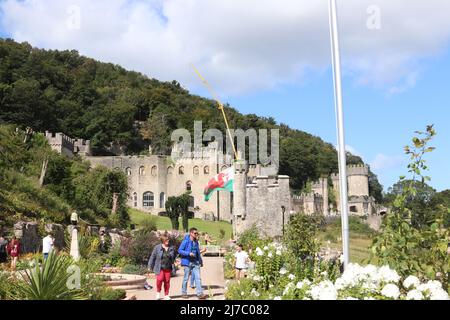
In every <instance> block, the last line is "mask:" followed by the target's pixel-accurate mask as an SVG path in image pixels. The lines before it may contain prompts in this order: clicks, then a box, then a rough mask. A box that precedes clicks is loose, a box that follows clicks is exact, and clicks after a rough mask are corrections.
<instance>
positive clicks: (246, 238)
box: [239, 225, 270, 253]
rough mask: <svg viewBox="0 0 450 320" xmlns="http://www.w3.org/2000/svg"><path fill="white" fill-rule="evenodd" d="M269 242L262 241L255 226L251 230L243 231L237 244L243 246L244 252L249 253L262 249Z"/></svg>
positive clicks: (266, 240)
mask: <svg viewBox="0 0 450 320" xmlns="http://www.w3.org/2000/svg"><path fill="white" fill-rule="evenodd" d="M269 242H270V241H269V240H268V239H263V238H262V237H261V235H260V234H259V231H258V228H257V227H256V225H253V226H252V227H251V228H249V229H247V230H245V231H244V232H243V233H242V234H241V235H240V236H239V243H240V244H242V245H243V246H244V250H247V251H249V253H250V252H252V251H253V249H255V248H257V247H264V246H265V245H266V244H268V243H269Z"/></svg>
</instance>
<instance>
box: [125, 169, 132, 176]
mask: <svg viewBox="0 0 450 320" xmlns="http://www.w3.org/2000/svg"><path fill="white" fill-rule="evenodd" d="M125 172H126V174H127V176H131V168H126V170H125Z"/></svg>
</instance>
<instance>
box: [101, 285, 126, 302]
mask: <svg viewBox="0 0 450 320" xmlns="http://www.w3.org/2000/svg"><path fill="white" fill-rule="evenodd" d="M126 296H127V292H126V291H125V290H123V289H112V288H109V287H104V288H102V289H101V290H99V292H98V293H97V295H96V296H95V297H93V299H92V300H122V299H125V297H126Z"/></svg>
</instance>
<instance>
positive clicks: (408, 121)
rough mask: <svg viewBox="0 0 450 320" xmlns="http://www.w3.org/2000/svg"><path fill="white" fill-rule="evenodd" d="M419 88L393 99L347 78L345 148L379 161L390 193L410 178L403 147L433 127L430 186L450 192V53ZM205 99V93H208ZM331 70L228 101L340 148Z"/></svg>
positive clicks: (429, 64) (429, 67)
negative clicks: (401, 180) (405, 177)
mask: <svg viewBox="0 0 450 320" xmlns="http://www.w3.org/2000/svg"><path fill="white" fill-rule="evenodd" d="M423 69H424V70H423V73H422V74H421V76H420V79H419V80H418V81H417V83H416V85H415V87H414V88H412V89H409V90H407V91H405V92H402V93H398V94H393V95H389V94H387V93H386V92H385V91H383V90H378V89H374V88H370V87H362V86H358V85H356V84H355V83H354V82H353V80H352V79H349V78H348V77H344V88H343V90H344V112H345V115H344V116H345V130H346V131H345V134H346V144H347V145H349V146H350V147H351V148H349V149H350V150H352V149H354V150H355V151H356V153H357V154H358V155H360V156H362V158H363V159H364V161H365V162H367V163H369V164H372V163H374V161H375V160H376V159H377V155H383V156H385V157H380V156H378V160H379V162H378V163H377V164H378V165H375V166H374V171H375V173H377V174H378V175H379V178H380V180H381V182H382V184H383V185H384V186H385V188H387V187H389V186H391V185H392V184H393V183H395V182H396V181H398V177H399V176H401V175H404V174H406V173H407V169H406V166H407V164H408V157H407V156H406V155H405V154H404V153H403V147H404V146H405V145H407V144H411V138H412V137H413V135H414V131H416V130H422V131H423V130H424V129H425V127H426V125H427V124H434V125H435V128H436V130H437V133H438V134H437V136H436V138H435V139H434V141H433V142H432V145H433V146H435V147H437V149H436V150H435V151H434V152H433V153H431V154H428V156H427V161H428V165H429V167H430V171H429V175H430V176H431V177H432V181H431V183H430V184H431V185H432V186H433V187H434V188H436V189H438V190H444V189H448V188H450V167H449V164H450V161H449V159H450V90H449V89H450V50H446V51H445V53H443V54H442V55H441V56H439V57H436V58H433V59H430V60H428V61H425V62H424V63H423ZM203 94H205V93H203ZM333 99H334V97H333V87H332V74H331V70H328V71H327V72H324V73H321V74H320V75H317V76H315V77H312V78H311V79H308V80H307V81H305V83H303V84H302V85H295V86H284V87H282V88H278V89H276V90H270V91H266V92H263V93H256V94H252V95H247V96H242V97H236V98H231V99H229V100H228V101H229V102H230V104H232V105H233V106H235V107H237V108H238V109H239V110H240V111H242V112H244V113H257V114H259V115H263V116H273V117H274V118H275V119H276V120H277V121H278V122H283V123H286V124H288V125H289V126H291V127H293V128H297V129H301V130H304V131H307V132H309V133H312V134H314V135H317V136H320V137H321V138H323V139H324V140H325V141H327V142H331V143H333V144H336V120H335V114H334V100H333Z"/></svg>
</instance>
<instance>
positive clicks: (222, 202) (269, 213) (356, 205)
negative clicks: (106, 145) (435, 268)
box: [45, 132, 374, 236]
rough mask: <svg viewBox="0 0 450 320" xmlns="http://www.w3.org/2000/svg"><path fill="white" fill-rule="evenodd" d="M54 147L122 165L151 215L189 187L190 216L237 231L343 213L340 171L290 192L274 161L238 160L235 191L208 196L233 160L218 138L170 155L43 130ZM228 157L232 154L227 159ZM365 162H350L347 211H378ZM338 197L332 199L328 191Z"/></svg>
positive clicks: (134, 199)
mask: <svg viewBox="0 0 450 320" xmlns="http://www.w3.org/2000/svg"><path fill="white" fill-rule="evenodd" d="M45 136H46V138H47V140H48V142H49V144H50V146H51V147H52V149H53V150H55V151H57V152H59V153H60V154H64V155H66V156H68V157H73V156H75V155H79V156H81V157H83V158H84V159H85V160H87V161H89V162H90V163H91V167H96V166H105V167H107V168H110V169H115V170H120V171H122V172H124V173H125V174H126V175H127V177H128V186H129V198H128V202H127V205H128V206H129V207H131V208H136V209H139V210H141V211H145V212H148V213H150V214H153V215H162V214H165V203H166V200H167V199H168V198H169V197H171V196H179V195H182V194H184V193H186V192H187V191H190V197H191V198H190V205H189V211H190V214H191V216H192V217H195V218H200V219H205V220H224V221H229V222H232V223H233V231H234V234H235V235H237V234H240V233H241V232H242V231H244V230H246V229H248V228H249V227H251V226H252V225H256V226H257V227H258V230H259V231H260V232H262V233H263V234H266V235H268V236H281V235H282V230H283V224H285V223H287V222H288V221H289V215H291V214H293V213H296V212H304V213H307V214H323V215H331V214H334V215H337V214H339V208H340V207H339V176H338V175H337V174H334V175H332V176H331V177H330V178H331V181H332V187H331V188H329V183H328V177H323V178H321V179H320V180H319V181H317V182H315V183H314V184H313V185H312V188H311V189H312V191H311V192H310V193H307V194H301V195H299V196H291V191H290V188H289V177H288V176H283V175H278V170H277V168H275V167H271V166H269V167H264V166H261V165H248V164H247V163H246V162H245V161H238V162H236V163H235V177H234V192H233V193H230V192H226V191H219V192H215V193H214V194H213V196H212V197H211V199H210V200H209V201H208V202H206V201H204V195H203V190H204V187H205V186H206V185H207V183H208V182H209V180H210V179H211V178H212V177H214V176H215V175H216V174H217V173H219V172H221V171H223V170H225V169H226V168H228V167H229V165H227V164H224V163H230V162H227V161H221V160H220V158H221V157H222V159H223V157H224V155H223V154H219V148H218V145H217V144H216V143H214V142H212V143H210V144H209V145H208V146H206V147H202V148H201V150H197V151H195V152H185V151H184V150H186V149H184V148H183V146H182V145H180V144H178V145H176V146H175V147H174V148H173V151H172V155H171V156H168V155H147V156H92V153H91V149H90V141H89V140H77V139H71V138H69V137H67V136H65V135H64V134H62V133H57V134H52V133H49V132H46V133H45ZM225 157H226V156H225ZM228 160H229V159H228ZM368 174H369V170H368V167H367V166H349V167H348V177H347V178H348V186H349V211H350V213H352V214H358V215H367V214H371V213H373V212H374V200H373V198H372V197H370V196H369V180H368ZM330 193H331V194H333V195H334V199H335V201H334V203H329V198H330V197H329V195H330Z"/></svg>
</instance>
